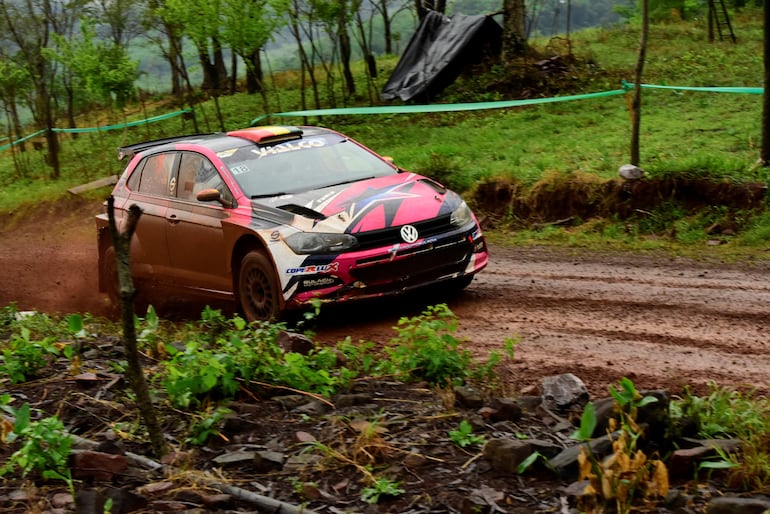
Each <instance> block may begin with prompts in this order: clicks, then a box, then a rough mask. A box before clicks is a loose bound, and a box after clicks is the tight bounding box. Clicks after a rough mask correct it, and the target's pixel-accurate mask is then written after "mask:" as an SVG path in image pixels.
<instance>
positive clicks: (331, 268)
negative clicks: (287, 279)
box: [286, 262, 340, 275]
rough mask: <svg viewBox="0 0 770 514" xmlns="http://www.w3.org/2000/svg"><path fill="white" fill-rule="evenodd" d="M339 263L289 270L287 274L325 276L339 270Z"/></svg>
mask: <svg viewBox="0 0 770 514" xmlns="http://www.w3.org/2000/svg"><path fill="white" fill-rule="evenodd" d="M339 266H340V265H339V263H337V262H332V263H331V264H317V265H311V266H301V267H299V268H289V269H287V270H286V273H287V274H289V275H310V274H314V273H317V274H323V273H334V272H335V271H337V270H338V269H339Z"/></svg>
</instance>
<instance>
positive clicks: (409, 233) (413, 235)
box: [401, 225, 420, 243]
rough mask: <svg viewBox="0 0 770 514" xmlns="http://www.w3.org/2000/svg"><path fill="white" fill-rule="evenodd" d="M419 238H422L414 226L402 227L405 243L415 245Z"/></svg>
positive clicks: (402, 237) (402, 236)
mask: <svg viewBox="0 0 770 514" xmlns="http://www.w3.org/2000/svg"><path fill="white" fill-rule="evenodd" d="M418 237H420V234H418V233H417V229H416V228H414V227H413V226H412V225H404V226H403V227H401V239H403V240H404V242H405V243H414V242H415V241H417V238H418Z"/></svg>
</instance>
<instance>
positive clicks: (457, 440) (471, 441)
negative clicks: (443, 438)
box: [449, 419, 486, 448]
mask: <svg viewBox="0 0 770 514" xmlns="http://www.w3.org/2000/svg"><path fill="white" fill-rule="evenodd" d="M449 439H451V440H452V442H453V443H454V444H456V445H457V446H459V447H460V448H465V447H467V446H473V445H482V444H484V443H485V442H486V440H485V439H484V437H483V436H480V435H476V434H474V433H473V426H471V424H470V423H469V422H468V420H465V419H464V420H462V421H461V422H460V426H458V427H457V428H456V429H454V430H450V431H449Z"/></svg>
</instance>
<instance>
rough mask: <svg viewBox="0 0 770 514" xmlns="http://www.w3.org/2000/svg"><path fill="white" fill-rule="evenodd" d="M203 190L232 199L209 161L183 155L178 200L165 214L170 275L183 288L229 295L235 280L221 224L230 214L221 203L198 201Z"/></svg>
mask: <svg viewBox="0 0 770 514" xmlns="http://www.w3.org/2000/svg"><path fill="white" fill-rule="evenodd" d="M203 189H218V190H219V191H220V193H221V194H222V195H223V197H225V198H227V199H231V198H232V194H231V193H230V191H229V190H228V189H227V187H226V186H225V183H224V181H223V180H222V178H221V177H220V176H219V173H218V172H217V171H216V169H215V167H214V165H213V164H212V163H211V161H209V160H208V158H206V157H205V156H203V155H201V154H198V153H196V152H187V151H186V152H180V166H179V173H178V179H177V188H176V197H175V198H173V199H171V202H170V204H169V208H168V211H167V212H166V234H167V243H168V253H169V259H170V264H171V273H172V274H173V275H174V278H175V281H176V282H177V284H179V285H181V286H184V287H192V288H196V289H206V290H209V291H212V290H213V291H216V292H221V293H226V292H229V291H230V290H231V289H232V279H231V277H230V270H229V262H228V259H229V256H228V251H227V249H226V248H225V244H224V234H223V231H222V221H223V220H224V219H226V218H227V217H228V216H229V213H228V209H226V208H224V207H223V206H222V204H221V203H219V202H216V201H213V202H200V201H198V200H197V198H196V195H197V193H198V192H200V191H202V190H203ZM213 291H212V292H213Z"/></svg>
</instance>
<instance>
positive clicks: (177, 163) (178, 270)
mask: <svg viewBox="0 0 770 514" xmlns="http://www.w3.org/2000/svg"><path fill="white" fill-rule="evenodd" d="M118 153H119V157H120V158H126V157H127V158H129V159H130V160H129V162H128V166H127V167H126V169H125V171H124V172H123V174H122V176H121V177H120V179H119V180H118V183H117V184H116V186H115V188H114V190H113V192H112V195H113V198H114V209H115V210H114V212H115V218H116V222H117V224H118V229H119V230H120V231H123V230H124V227H125V224H126V220H127V218H128V209H129V207H130V206H131V205H133V204H136V205H138V206H139V207H140V208H141V210H142V215H141V217H140V219H139V222H138V224H137V226H136V231H135V233H134V237H133V239H132V243H131V271H132V276H133V278H134V284H135V287H136V288H137V290H138V291H139V292H143V291H144V292H146V291H149V290H150V289H153V290H156V288H157V287H160V289H161V290H166V289H167V288H171V289H172V290H175V291H176V292H177V294H179V293H181V294H196V295H202V296H204V297H207V298H212V299H225V300H234V301H235V302H237V305H239V307H240V309H241V311H242V313H243V314H244V316H245V317H246V318H247V319H248V320H250V321H252V320H271V319H277V318H279V317H280V315H281V313H282V312H283V311H285V310H288V309H294V308H298V307H301V306H302V305H303V304H307V303H308V302H309V301H310V300H311V299H314V298H318V299H321V300H324V301H347V300H353V299H361V298H371V297H376V296H382V295H387V294H393V293H402V292H405V291H408V290H410V289H413V288H417V287H422V286H427V285H431V284H438V283H447V284H450V285H454V286H456V287H457V288H462V287H465V286H467V285H468V284H469V283H470V282H471V280H472V279H473V275H474V274H475V273H478V272H479V271H480V270H481V269H482V268H484V267H485V266H486V264H487V260H488V256H487V246H486V243H485V240H484V236H483V235H482V231H481V228H480V227H479V224H478V221H477V220H476V217H475V216H474V214H473V213H472V212H471V210H470V209H469V208H468V206H467V205H466V203H465V202H464V201H463V199H462V198H461V197H460V196H459V195H457V194H456V193H454V192H452V191H450V190H448V189H447V188H445V187H444V186H442V185H441V184H439V183H437V182H435V181H434V180H431V179H429V178H426V177H424V176H421V175H417V174H414V173H409V172H406V171H403V170H401V169H399V168H398V167H396V166H394V165H393V164H392V163H391V162H390V160H389V159H386V158H383V157H381V156H379V155H377V154H376V153H375V152H373V151H372V150H369V149H368V148H366V147H364V146H363V145H361V144H360V143H357V142H356V141H353V140H352V139H350V138H348V137H346V136H344V135H342V134H340V133H338V132H334V131H332V130H328V129H324V128H319V127H288V126H268V127H252V128H247V129H242V130H234V131H231V132H227V133H217V134H204V135H191V136H179V137H172V138H167V139H163V140H158V141H149V142H145V143H138V144H134V145H130V146H126V147H122V148H120V149H119V152H118ZM96 224H97V232H98V243H99V286H100V290H101V291H102V292H106V293H108V294H109V295H110V297H111V298H112V299H113V301H115V300H117V298H118V292H117V291H118V288H117V273H116V264H115V250H114V248H113V245H112V241H111V237H110V231H109V225H108V218H107V214H105V213H103V214H100V215H98V216H97V217H96Z"/></svg>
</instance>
